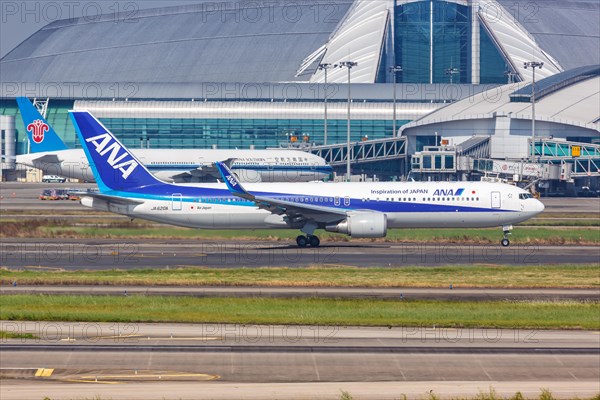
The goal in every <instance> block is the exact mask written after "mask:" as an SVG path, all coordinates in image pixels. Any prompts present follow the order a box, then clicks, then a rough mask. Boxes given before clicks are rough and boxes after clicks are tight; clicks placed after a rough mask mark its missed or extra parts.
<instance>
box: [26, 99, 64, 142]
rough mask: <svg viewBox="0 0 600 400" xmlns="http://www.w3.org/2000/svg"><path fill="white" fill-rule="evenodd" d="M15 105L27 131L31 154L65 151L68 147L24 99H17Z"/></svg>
mask: <svg viewBox="0 0 600 400" xmlns="http://www.w3.org/2000/svg"><path fill="white" fill-rule="evenodd" d="M17 104H18V105H19V110H20V111H21V117H22V118H23V125H25V130H26V131H27V138H28V139H29V145H30V149H31V152H32V153H40V152H42V151H57V150H67V149H68V147H67V146H66V145H65V143H64V142H63V141H62V140H61V138H60V137H58V135H57V134H56V132H55V131H54V129H52V127H51V126H50V124H49V123H48V121H46V119H45V118H44V117H42V115H41V114H40V112H39V111H38V110H37V108H35V107H34V106H33V104H31V102H30V101H29V100H28V99H27V98H26V97H17Z"/></svg>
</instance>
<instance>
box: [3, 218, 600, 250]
mask: <svg viewBox="0 0 600 400" xmlns="http://www.w3.org/2000/svg"><path fill="white" fill-rule="evenodd" d="M103 222H104V221H103ZM80 225H81V223H80V222H77V221H73V220H58V221H57V220H51V219H41V218H39V219H30V220H25V221H10V220H7V221H3V222H2V225H1V226H0V237H6V238H8V237H35V238H118V239H126V238H161V239H235V240H270V241H281V240H285V241H293V239H294V238H295V237H296V236H297V235H298V233H299V232H298V231H296V230H276V229H264V230H257V231H250V230H200V229H187V228H177V227H172V226H157V225H153V224H148V223H146V222H143V221H140V222H138V221H134V222H129V221H121V222H115V221H108V220H107V221H106V223H102V224H100V223H98V221H96V223H87V224H85V226H80ZM318 234H319V236H320V238H321V240H322V241H324V242H346V241H350V240H353V241H360V240H354V239H350V238H349V237H347V236H343V235H336V234H332V233H326V232H320V231H319V232H318ZM500 238H501V232H500V229H499V228H490V229H459V228H455V229H393V230H390V231H388V235H387V237H386V238H383V239H376V240H367V241H369V242H391V243H414V242H418V243H424V242H438V243H439V242H443V243H470V244H490V243H494V244H497V243H498V241H499V239H500ZM511 240H512V241H513V243H514V244H540V245H562V244H579V245H586V244H587V245H593V244H600V229H598V227H596V226H587V227H581V226H579V227H577V226H575V227H565V226H557V227H552V226H539V227H534V226H528V227H517V228H516V229H515V230H514V231H513V235H512V237H511ZM362 241H365V240H362Z"/></svg>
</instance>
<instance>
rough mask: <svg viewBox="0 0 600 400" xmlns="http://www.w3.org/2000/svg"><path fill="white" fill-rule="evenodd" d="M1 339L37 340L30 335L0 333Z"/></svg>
mask: <svg viewBox="0 0 600 400" xmlns="http://www.w3.org/2000/svg"><path fill="white" fill-rule="evenodd" d="M2 339H37V336H35V335H33V334H31V333H14V332H6V331H0V340H2Z"/></svg>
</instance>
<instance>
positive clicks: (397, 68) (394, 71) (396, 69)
mask: <svg viewBox="0 0 600 400" xmlns="http://www.w3.org/2000/svg"><path fill="white" fill-rule="evenodd" d="M402 71H403V69H402V67H401V66H399V65H393V66H391V67H390V72H391V73H392V74H393V76H394V133H393V134H392V137H396V133H397V131H396V74H397V73H398V72H402Z"/></svg>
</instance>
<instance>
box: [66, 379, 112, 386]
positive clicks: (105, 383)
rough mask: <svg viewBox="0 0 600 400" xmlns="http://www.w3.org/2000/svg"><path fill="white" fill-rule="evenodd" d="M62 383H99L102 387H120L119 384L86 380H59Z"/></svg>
mask: <svg viewBox="0 0 600 400" xmlns="http://www.w3.org/2000/svg"><path fill="white" fill-rule="evenodd" d="M61 381H63V382H75V383H100V384H103V385H121V382H110V381H96V380H86V379H61Z"/></svg>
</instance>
